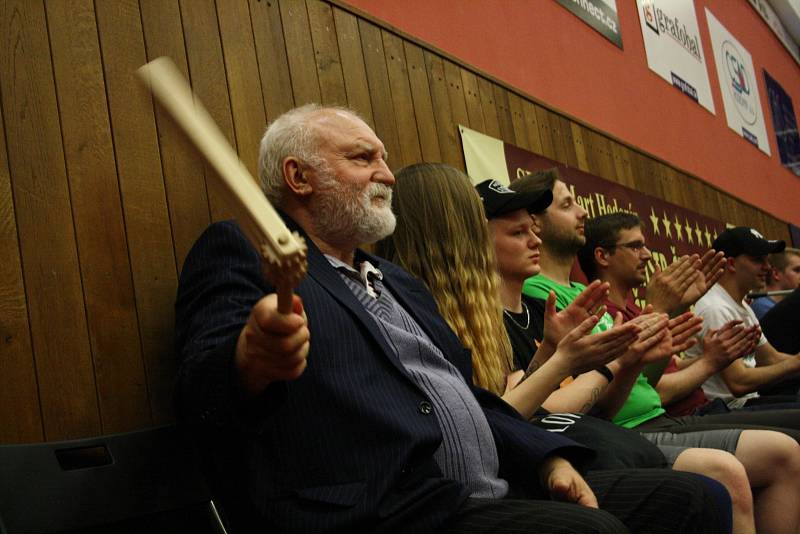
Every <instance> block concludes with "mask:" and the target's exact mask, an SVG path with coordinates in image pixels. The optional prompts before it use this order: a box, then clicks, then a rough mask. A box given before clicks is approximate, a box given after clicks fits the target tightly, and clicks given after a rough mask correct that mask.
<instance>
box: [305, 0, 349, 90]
mask: <svg viewBox="0 0 800 534" xmlns="http://www.w3.org/2000/svg"><path fill="white" fill-rule="evenodd" d="M306 9H307V10H308V21H309V26H310V28H311V40H312V44H313V47H314V58H315V59H316V62H317V78H319V90H320V95H321V97H322V101H321V102H322V103H323V104H329V105H337V106H346V105H347V91H346V89H345V86H344V77H343V75H342V64H341V63H340V61H339V45H338V43H337V42H336V29H335V27H334V22H333V11H332V9H331V6H330V5H329V4H327V3H325V2H320V1H319V0H306Z"/></svg>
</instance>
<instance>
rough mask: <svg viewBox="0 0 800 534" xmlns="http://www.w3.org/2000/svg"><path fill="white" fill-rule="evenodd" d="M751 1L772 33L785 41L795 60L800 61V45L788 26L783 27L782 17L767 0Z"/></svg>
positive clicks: (784, 44) (784, 43)
mask: <svg viewBox="0 0 800 534" xmlns="http://www.w3.org/2000/svg"><path fill="white" fill-rule="evenodd" d="M749 2H750V5H751V6H753V9H755V10H756V11H757V12H758V14H759V15H761V18H762V19H764V22H766V23H767V26H769V27H770V29H771V30H772V33H774V34H775V36H776V37H777V38H778V39H779V40H780V42H782V43H783V46H785V47H786V50H788V51H789V53H790V54H791V55H792V57H793V58H794V60H795V61H796V62H797V63H800V47H798V46H797V43H795V42H794V39H793V38H792V36H790V35H789V33H788V32H787V31H786V28H784V27H783V24H782V23H781V19H780V18H779V17H778V14H777V13H775V10H774V9H772V6H771V5H769V3H768V2H767V0H749Z"/></svg>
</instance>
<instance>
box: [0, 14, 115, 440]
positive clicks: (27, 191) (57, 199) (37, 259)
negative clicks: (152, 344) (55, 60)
mask: <svg viewBox="0 0 800 534" xmlns="http://www.w3.org/2000/svg"><path fill="white" fill-rule="evenodd" d="M0 9H1V10H2V11H0V21H2V22H0V23H2V28H1V29H0V36H2V37H0V39H2V43H0V94H1V95H2V102H3V112H4V119H5V128H6V141H7V146H8V162H9V170H10V174H11V186H12V190H13V193H14V204H15V211H16V215H17V229H18V231H19V241H20V249H21V253H22V266H23V275H24V278H25V291H26V297H27V299H28V311H29V314H30V316H29V317H30V326H31V338H32V341H33V354H32V357H33V358H35V360H34V362H35V366H36V373H37V377H38V382H39V394H40V402H41V413H42V419H43V425H44V437H45V439H68V438H73V437H78V436H86V435H91V434H94V433H97V432H99V431H100V414H99V409H98V404H97V394H96V391H95V380H94V370H93V368H92V360H91V349H90V347H89V337H88V331H87V325H86V312H85V309H84V303H83V292H82V288H81V279H80V270H79V264H78V255H77V249H76V242H75V233H74V227H73V221H72V206H71V203H70V198H69V188H68V184H67V176H66V169H65V166H64V152H63V148H62V144H61V130H60V123H59V119H58V108H57V103H56V95H55V81H54V79H53V67H52V63H51V60H50V43H49V41H48V36H47V22H46V20H45V12H44V6H43V4H42V3H40V2H28V1H26V0H22V1H18V2H17V1H12V0H9V1H5V2H2V3H1V4H0ZM3 380H6V377H3Z"/></svg>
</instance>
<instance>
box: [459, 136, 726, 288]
mask: <svg viewBox="0 0 800 534" xmlns="http://www.w3.org/2000/svg"><path fill="white" fill-rule="evenodd" d="M459 130H460V131H461V138H462V140H463V146H464V156H465V158H466V162H467V174H469V176H470V178H471V179H472V182H473V183H475V184H477V183H480V182H482V181H483V180H486V179H489V178H492V179H495V180H500V181H503V182H504V183H509V182H513V181H514V180H516V179H518V178H520V177H522V176H525V175H528V174H531V173H533V172H536V171H541V170H544V169H552V168H557V169H558V172H559V175H560V176H561V179H562V180H564V182H565V183H566V184H567V187H568V188H569V190H570V191H571V192H572V195H573V197H575V200H576V202H577V203H578V204H580V205H581V206H582V207H583V208H584V209H585V210H586V212H587V213H588V215H589V217H590V218H591V217H597V216H598V215H605V214H607V213H616V212H628V213H634V214H636V215H638V216H639V218H640V219H641V220H642V232H643V233H644V236H645V238H646V239H647V247H648V248H649V249H650V250H651V252H652V254H653V261H652V262H651V264H650V266H649V267H648V272H647V279H648V281H649V279H650V275H651V274H652V272H653V268H654V266H655V265H658V266H660V267H661V268H662V269H663V268H666V267H667V266H668V265H669V264H670V263H672V262H673V261H674V260H675V259H676V258H677V257H680V256H682V255H684V254H694V253H698V254H703V253H705V252H706V251H707V250H708V249H709V248H711V244H712V243H713V242H714V239H715V238H716V237H717V234H719V233H720V232H722V231H723V230H724V229H725V223H723V222H722V221H718V220H716V219H712V218H711V217H707V216H705V215H702V214H700V213H697V212H695V211H692V210H689V209H686V208H683V207H681V206H678V205H676V204H672V203H670V202H666V201H664V200H661V199H660V198H656V197H653V196H650V195H645V194H644V193H640V192H638V191H636V190H634V189H630V188H628V187H625V186H623V185H620V184H617V183H614V182H609V181H608V180H605V179H603V178H600V177H599V176H595V175H593V174H589V173H586V172H583V171H581V170H579V169H575V168H573V167H568V166H566V165H564V164H563V163H558V162H556V161H553V160H551V159H548V158H545V157H544V156H539V155H536V154H534V153H533V152H529V151H527V150H525V149H523V148H519V147H516V146H514V145H510V144H508V143H503V142H502V141H500V142H499V144H498V143H495V144H490V143H486V142H482V141H480V139H481V138H485V137H488V136H486V135H483V134H481V133H478V132H475V131H474V130H470V129H469V128H465V127H463V126H459ZM474 138H478V139H479V141H478V142H473V139H474ZM489 139H491V138H489ZM573 276H574V277H575V278H574V279H575V280H585V277H584V276H583V274H582V273H580V271H579V270H578V269H577V267H576V268H575V269H574V270H573ZM643 297H644V295H643V292H642V294H639V293H637V294H636V298H637V299H642V298H643Z"/></svg>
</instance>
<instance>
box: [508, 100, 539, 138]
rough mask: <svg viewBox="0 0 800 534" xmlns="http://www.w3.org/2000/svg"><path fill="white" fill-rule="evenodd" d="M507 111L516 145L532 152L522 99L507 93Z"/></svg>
mask: <svg viewBox="0 0 800 534" xmlns="http://www.w3.org/2000/svg"><path fill="white" fill-rule="evenodd" d="M508 109H509V111H510V112H511V126H512V127H513V129H514V139H515V140H516V145H517V146H518V147H522V148H524V149H525V150H532V149H533V147H532V146H531V144H530V139H529V138H528V127H527V125H526V124H525V115H524V113H523V111H522V99H521V98H520V97H519V96H518V95H517V94H516V93H508Z"/></svg>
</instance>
